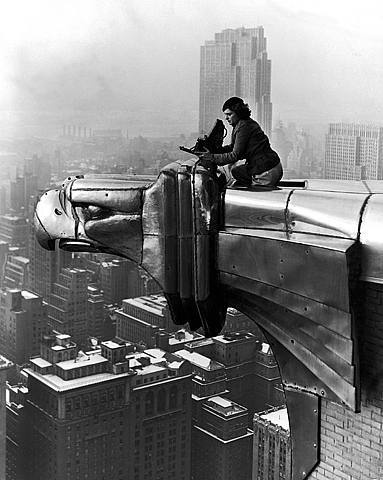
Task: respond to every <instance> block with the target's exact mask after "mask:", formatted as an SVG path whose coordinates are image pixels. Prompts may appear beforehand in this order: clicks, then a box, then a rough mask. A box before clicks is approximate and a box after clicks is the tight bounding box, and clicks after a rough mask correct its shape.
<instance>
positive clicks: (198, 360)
mask: <svg viewBox="0 0 383 480" xmlns="http://www.w3.org/2000/svg"><path fill="white" fill-rule="evenodd" d="M174 354H175V355H178V356H179V357H181V358H183V359H184V360H188V361H189V362H190V363H191V364H192V365H196V366H197V367H201V368H203V369H205V370H219V369H220V368H224V366H223V365H222V364H221V363H218V362H216V361H215V360H212V359H211V358H209V357H205V355H201V354H200V353H197V352H189V351H188V350H177V351H176V352H174Z"/></svg>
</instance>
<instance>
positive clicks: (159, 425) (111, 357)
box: [26, 335, 191, 480]
mask: <svg viewBox="0 0 383 480" xmlns="http://www.w3.org/2000/svg"><path fill="white" fill-rule="evenodd" d="M162 353H163V354H165V352H162ZM168 355H169V354H168ZM31 362H32V368H30V369H27V370H26V372H27V374H28V388H29V394H28V400H27V403H26V409H27V414H28V422H29V444H30V456H29V472H30V473H29V480H48V479H55V480H68V479H70V480H84V479H89V480H90V479H92V480H93V479H97V480H106V479H108V480H125V479H127V478H129V479H131V480H147V479H154V478H156V479H158V480H169V479H172V480H190V447H191V370H190V365H189V364H188V363H187V362H184V361H179V359H176V358H175V357H172V358H169V359H168V358H166V357H165V356H164V355H160V354H159V352H153V355H151V354H149V353H145V352H142V353H135V352H134V351H133V347H132V345H130V344H125V343H122V344H118V343H115V342H112V341H109V342H103V343H102V344H101V349H99V350H95V351H92V352H86V354H82V355H81V354H80V355H78V354H77V353H76V350H75V349H73V342H71V339H70V337H69V336H68V335H62V336H59V337H56V338H53V337H52V339H51V340H50V343H49V342H48V343H46V345H45V347H44V348H43V349H42V356H41V357H38V358H34V359H32V361H31Z"/></svg>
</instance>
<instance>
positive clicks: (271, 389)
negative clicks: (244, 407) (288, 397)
mask: <svg viewBox="0 0 383 480" xmlns="http://www.w3.org/2000/svg"><path fill="white" fill-rule="evenodd" d="M261 345H262V346H261V348H260V349H259V350H257V352H256V370H255V373H256V380H255V383H256V385H257V396H256V398H255V399H254V400H255V405H254V408H255V411H256V412H259V411H262V410H266V409H268V408H270V407H278V406H280V405H281V399H282V401H283V403H285V399H284V396H282V397H281V392H280V388H281V387H280V384H281V376H280V373H279V368H278V364H277V362H276V360H275V357H274V354H273V351H272V350H271V347H270V345H269V344H268V343H266V342H262V344H261Z"/></svg>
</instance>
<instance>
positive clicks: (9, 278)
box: [0, 254, 29, 288]
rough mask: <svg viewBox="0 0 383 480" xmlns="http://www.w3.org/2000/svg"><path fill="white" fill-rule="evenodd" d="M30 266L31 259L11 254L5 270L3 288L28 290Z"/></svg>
mask: <svg viewBox="0 0 383 480" xmlns="http://www.w3.org/2000/svg"><path fill="white" fill-rule="evenodd" d="M28 266H29V258H26V257H21V256H19V255H12V254H9V255H8V256H7V261H6V262H5V265H4V270H3V283H2V285H3V288H26V286H27V282H28ZM0 275H1V272H0ZM0 283H1V280H0Z"/></svg>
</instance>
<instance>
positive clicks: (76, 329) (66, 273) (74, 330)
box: [48, 268, 88, 346]
mask: <svg viewBox="0 0 383 480" xmlns="http://www.w3.org/2000/svg"><path fill="white" fill-rule="evenodd" d="M87 307H88V282H87V276H86V270H83V269H80V268H63V269H62V270H61V273H60V274H59V276H58V278H57V281H56V282H55V283H54V284H53V287H52V293H51V294H50V296H49V301H48V326H49V327H50V328H51V329H52V330H54V331H57V332H59V333H63V332H67V333H68V334H69V335H71V336H72V337H73V339H74V341H75V342H76V343H78V344H79V345H81V346H84V345H85V344H86V341H87Z"/></svg>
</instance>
